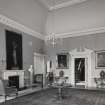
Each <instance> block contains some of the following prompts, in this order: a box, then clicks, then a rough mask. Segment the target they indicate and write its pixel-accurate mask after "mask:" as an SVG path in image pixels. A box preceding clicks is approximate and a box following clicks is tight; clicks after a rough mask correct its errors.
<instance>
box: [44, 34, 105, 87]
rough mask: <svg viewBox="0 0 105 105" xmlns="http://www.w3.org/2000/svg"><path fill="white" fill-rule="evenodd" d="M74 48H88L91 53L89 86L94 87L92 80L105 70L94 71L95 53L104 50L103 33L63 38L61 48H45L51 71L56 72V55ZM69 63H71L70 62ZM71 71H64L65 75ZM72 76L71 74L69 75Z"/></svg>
mask: <svg viewBox="0 0 105 105" xmlns="http://www.w3.org/2000/svg"><path fill="white" fill-rule="evenodd" d="M75 48H88V49H90V50H92V51H93V54H92V56H91V58H92V67H91V70H92V71H91V75H92V76H91V78H92V80H91V84H92V85H93V86H95V82H94V78H95V77H99V76H100V72H101V70H104V71H105V68H102V69H101V68H100V69H96V67H95V63H96V62H95V51H100V50H105V33H98V34H93V35H87V36H78V37H73V38H65V39H63V44H62V46H59V47H58V46H57V47H55V48H51V47H46V51H47V52H46V54H47V55H48V59H50V60H51V61H53V66H54V67H53V68H54V69H53V70H56V54H58V53H62V52H66V53H67V52H70V51H72V50H73V49H75ZM69 61H70V60H69ZM70 63H71V62H70ZM60 70H61V69H59V70H58V69H57V70H56V73H58V72H59V71H60ZM70 70H71V66H70V68H69V69H67V70H64V72H65V75H69V74H70ZM71 75H72V74H71Z"/></svg>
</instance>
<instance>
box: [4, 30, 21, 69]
mask: <svg viewBox="0 0 105 105" xmlns="http://www.w3.org/2000/svg"><path fill="white" fill-rule="evenodd" d="M22 60H23V59H22V35H21V34H20V33H16V32H13V31H9V30H6V69H7V70H22V68H23V63H22Z"/></svg>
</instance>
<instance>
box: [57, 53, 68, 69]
mask: <svg viewBox="0 0 105 105" xmlns="http://www.w3.org/2000/svg"><path fill="white" fill-rule="evenodd" d="M68 67H69V57H68V54H67V53H62V54H57V68H58V69H67V68H68Z"/></svg>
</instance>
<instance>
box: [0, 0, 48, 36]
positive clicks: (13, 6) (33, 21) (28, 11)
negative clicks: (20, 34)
mask: <svg viewBox="0 0 105 105" xmlns="http://www.w3.org/2000/svg"><path fill="white" fill-rule="evenodd" d="M0 14H2V15H4V16H7V17H8V18H10V19H13V20H15V21H17V22H19V23H21V24H23V25H25V26H27V27H29V28H31V29H33V30H34V31H37V32H39V33H41V34H44V33H45V23H46V17H47V9H46V8H44V7H43V6H42V4H40V3H39V2H38V1H37V0H0Z"/></svg>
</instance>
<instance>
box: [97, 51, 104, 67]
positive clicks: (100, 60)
mask: <svg viewBox="0 0 105 105" xmlns="http://www.w3.org/2000/svg"><path fill="white" fill-rule="evenodd" d="M96 68H105V51H96Z"/></svg>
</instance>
